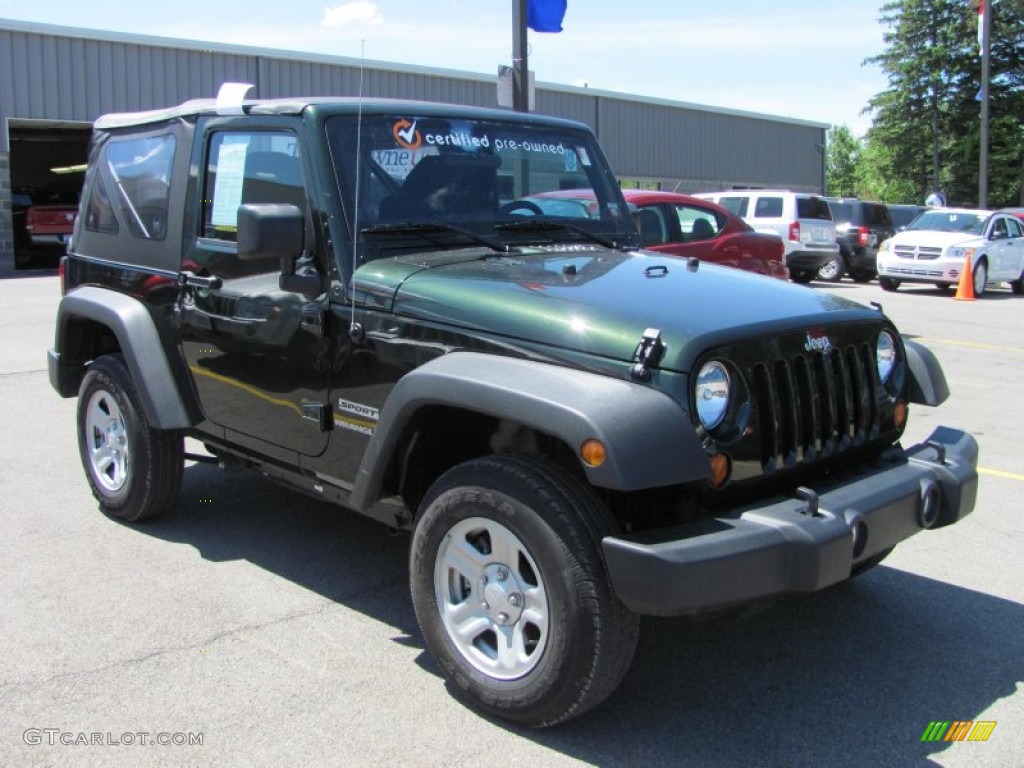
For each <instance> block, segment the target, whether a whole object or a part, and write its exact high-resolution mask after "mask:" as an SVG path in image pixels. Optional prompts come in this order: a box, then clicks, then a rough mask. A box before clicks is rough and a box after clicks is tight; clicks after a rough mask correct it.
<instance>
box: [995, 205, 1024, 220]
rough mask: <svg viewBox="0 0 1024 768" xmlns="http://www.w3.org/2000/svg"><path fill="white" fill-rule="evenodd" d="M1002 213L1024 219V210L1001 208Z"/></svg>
mask: <svg viewBox="0 0 1024 768" xmlns="http://www.w3.org/2000/svg"><path fill="white" fill-rule="evenodd" d="M999 212H1000V213H1009V214H1012V215H1014V216H1016V217H1017V218H1018V219H1024V208H1001V209H1000V210H999Z"/></svg>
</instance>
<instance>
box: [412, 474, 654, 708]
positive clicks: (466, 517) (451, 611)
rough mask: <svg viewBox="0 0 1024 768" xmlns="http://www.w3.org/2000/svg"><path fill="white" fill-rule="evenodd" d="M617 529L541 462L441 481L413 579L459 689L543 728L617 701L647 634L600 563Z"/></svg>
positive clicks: (431, 499)
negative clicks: (641, 636)
mask: <svg viewBox="0 0 1024 768" xmlns="http://www.w3.org/2000/svg"><path fill="white" fill-rule="evenodd" d="M614 529H615V523H614V521H613V520H612V519H611V517H610V516H609V515H608V513H607V511H606V510H605V508H604V506H603V505H602V504H601V502H600V501H599V500H598V499H597V498H596V497H595V496H594V494H593V492H592V491H591V489H590V488H589V487H588V486H587V485H585V484H584V483H583V482H582V481H581V480H579V479H578V478H576V477H575V476H573V475H570V474H569V473H568V472H566V471H565V470H563V469H561V468H560V467H558V466H556V465H554V464H552V463H550V462H547V461H545V460H543V459H537V458H534V457H526V456H511V455H502V456H492V457H487V458H481V459H474V460H472V461H468V462H466V463H464V464H461V465H459V466H457V467H455V468H454V469H451V470H449V471H448V472H447V473H445V474H444V475H443V476H442V477H441V478H439V479H438V480H437V481H436V482H435V484H434V486H433V487H432V488H431V490H430V492H429V493H428V494H427V497H426V498H425V499H424V501H423V504H422V505H421V507H420V512H419V515H418V518H417V521H416V527H415V530H414V533H413V540H412V549H411V552H410V556H409V565H410V568H409V571H410V581H411V590H412V601H413V606H414V608H415V610H416V617H417V620H418V621H419V624H420V628H421V629H422V631H423V637H424V640H425V642H426V645H427V648H428V649H429V650H430V652H431V653H432V654H433V656H434V658H435V659H436V660H437V662H438V664H439V665H440V667H441V669H442V671H443V672H444V674H445V676H446V677H447V678H448V680H449V682H450V683H451V685H452V687H453V689H454V690H455V691H457V692H458V693H459V694H460V695H461V696H463V697H465V698H466V699H467V700H468V701H469V702H470V703H471V704H472V705H473V706H475V707H477V708H479V709H481V710H483V711H485V712H488V713H490V714H492V715H496V716H499V717H503V718H506V719H508V720H512V721H514V722H516V723H519V724H521V725H526V726H533V727H542V726H548V725H554V724H555V723H559V722H561V721H564V720H567V719H569V718H571V717H575V716H576V715H579V714H582V713H583V712H585V711H586V710H588V709H590V708H591V707H593V706H595V705H597V704H598V703H600V702H601V701H603V700H604V699H605V698H607V696H608V695H609V694H611V692H612V691H613V690H614V689H615V688H616V687H617V686H618V684H619V682H620V681H621V679H622V677H623V675H625V673H626V670H627V669H628V667H629V664H630V662H631V661H632V658H633V651H634V649H635V647H636V640H637V633H638V628H639V617H638V616H636V615H635V614H633V613H631V612H630V611H629V610H628V609H626V607H625V606H623V605H622V603H621V602H619V600H618V598H617V597H616V596H615V594H614V593H613V592H612V589H611V584H610V580H609V577H608V573H607V570H606V568H605V564H604V559H603V557H602V553H601V539H602V538H603V537H604V536H605V535H608V534H610V533H612V532H613V531H614Z"/></svg>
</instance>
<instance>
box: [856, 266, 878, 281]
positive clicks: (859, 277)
mask: <svg viewBox="0 0 1024 768" xmlns="http://www.w3.org/2000/svg"><path fill="white" fill-rule="evenodd" d="M850 279H851V280H853V282H855V283H870V282H871V281H872V280H874V279H875V273H874V272H872V271H871V270H869V269H854V270H851V271H850Z"/></svg>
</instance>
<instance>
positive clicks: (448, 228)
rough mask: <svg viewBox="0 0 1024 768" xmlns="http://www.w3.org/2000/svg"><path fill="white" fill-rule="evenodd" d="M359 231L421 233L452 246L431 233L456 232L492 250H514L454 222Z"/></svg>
mask: <svg viewBox="0 0 1024 768" xmlns="http://www.w3.org/2000/svg"><path fill="white" fill-rule="evenodd" d="M359 231H360V232H361V233H362V234H364V235H420V236H421V237H422V238H423V239H424V240H427V241H429V242H431V243H433V244H434V245H438V246H442V247H446V246H450V245H452V243H450V242H449V243H446V242H444V241H443V240H442V239H440V238H437V237H430V234H431V233H435V232H454V233H455V234H458V235H462V236H463V237H466V238H468V239H470V240H472V241H473V242H475V243H479V244H480V245H486V246H487V247H488V248H490V249H491V250H492V251H497V252H499V253H509V252H511V251H512V250H513V248H512V247H511V246H509V245H506V244H505V243H499V242H498V241H497V240H493V239H491V238H489V237H486V236H484V235H478V234H477V233H476V232H472V231H470V230H468V229H463V228H462V227H456V226H455V225H453V224H442V223H440V222H435V223H430V224H417V223H415V222H411V221H409V222H405V223H402V224H377V225H376V226H373V227H365V228H364V229H361V230H359Z"/></svg>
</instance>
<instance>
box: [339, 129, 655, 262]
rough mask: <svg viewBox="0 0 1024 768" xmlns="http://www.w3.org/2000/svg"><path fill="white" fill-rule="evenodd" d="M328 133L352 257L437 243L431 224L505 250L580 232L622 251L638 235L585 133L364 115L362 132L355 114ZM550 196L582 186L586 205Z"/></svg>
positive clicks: (451, 237)
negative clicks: (405, 242)
mask: <svg viewBox="0 0 1024 768" xmlns="http://www.w3.org/2000/svg"><path fill="white" fill-rule="evenodd" d="M327 132H328V137H329V140H330V144H331V150H332V154H333V158H334V164H335V171H336V176H337V178H338V182H339V186H340V187H341V189H342V197H343V200H344V208H345V211H346V217H347V218H348V224H349V229H350V231H351V229H352V228H353V225H355V228H358V230H359V235H358V239H359V241H360V248H359V251H360V260H367V259H373V258H379V257H380V256H382V255H384V251H385V250H388V251H390V250H392V249H393V248H394V247H395V241H396V240H397V239H398V238H406V239H412V240H416V239H418V240H420V242H418V243H414V244H412V245H410V246H407V247H420V248H424V247H438V244H439V237H438V236H437V233H438V231H440V230H439V228H443V229H445V230H446V231H447V235H446V237H447V238H448V239H447V240H445V242H446V243H447V242H449V241H450V244H451V245H453V246H465V245H470V244H472V239H471V237H470V236H469V233H473V234H475V235H478V236H481V235H482V236H485V237H487V238H488V239H489V240H490V241H500V242H502V243H504V244H506V245H511V246H516V245H523V244H527V243H538V242H541V243H547V242H564V241H566V240H575V241H579V240H581V239H583V240H586V239H587V235H595V236H597V237H603V238H605V239H607V240H610V241H615V242H617V243H622V244H624V245H625V244H632V243H633V241H634V239H635V238H636V237H637V236H636V231H635V229H634V227H633V224H632V220H631V218H630V216H629V213H628V209H627V208H626V206H625V204H624V202H623V200H622V197H621V193H620V192H619V190H618V185H617V184H616V182H615V179H614V177H613V176H612V174H611V171H610V170H609V169H608V167H607V164H606V162H605V160H604V156H603V155H602V154H601V152H600V149H599V148H598V147H597V145H596V142H595V141H594V139H593V137H592V136H591V135H590V134H589V133H586V132H583V131H575V130H572V129H571V128H562V127H558V126H549V125H541V124H535V125H530V124H523V123H516V122H507V123H506V122H501V121H495V120H474V119H466V118H465V117H437V116H426V117H424V116H417V115H415V114H402V115H378V114H364V115H363V123H362V126H361V130H360V129H359V126H358V125H357V118H356V117H355V116H347V115H346V116H338V117H334V118H331V119H330V120H328V122H327ZM357 144H358V146H359V158H360V159H359V188H358V202H359V205H358V220H355V217H354V216H353V212H354V211H355V210H356V205H355V202H356V199H357V196H356V185H355V167H354V166H355V164H354V163H353V162H352V158H354V157H356V147H357ZM559 190H587V191H588V193H589V194H591V195H593V197H594V202H593V203H592V204H590V206H592V207H590V206H581V205H580V204H579V203H576V204H573V203H572V202H570V201H568V200H566V201H564V204H557V203H554V201H549V202H542V201H544V199H545V198H544V195H545V194H546V193H551V192H556V191H559ZM563 194H564V193H563ZM538 196H540V197H539V198H538ZM560 202H561V201H560ZM587 207H590V210H585V208H587ZM581 208H582V209H583V210H581ZM559 222H566V223H568V224H570V225H571V226H566V227H560V226H557V224H558V223H559ZM510 223H513V224H516V225H517V226H513V227H509V226H507V225H508V224H510ZM531 223H535V224H536V225H537V226H530V224H531ZM460 232H461V233H463V234H465V235H466V237H465V238H464V240H465V242H463V241H462V240H460V239H459V238H458V237H457V236H456V235H457V233H460ZM452 233H456V234H455V235H453V234H452ZM418 235H422V236H420V237H417V236H418ZM425 235H430V236H429V237H427V236H425ZM442 239H443V238H442ZM591 241H593V240H592V239H591Z"/></svg>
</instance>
